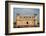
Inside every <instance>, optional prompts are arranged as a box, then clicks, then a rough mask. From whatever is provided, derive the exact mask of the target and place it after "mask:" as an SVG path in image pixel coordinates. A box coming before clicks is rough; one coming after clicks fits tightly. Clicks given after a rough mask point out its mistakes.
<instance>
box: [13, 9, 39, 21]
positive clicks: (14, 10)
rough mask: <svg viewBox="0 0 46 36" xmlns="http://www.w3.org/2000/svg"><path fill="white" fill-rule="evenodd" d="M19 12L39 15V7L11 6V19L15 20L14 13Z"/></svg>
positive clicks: (25, 14) (26, 14)
mask: <svg viewBox="0 0 46 36" xmlns="http://www.w3.org/2000/svg"><path fill="white" fill-rule="evenodd" d="M17 13H19V14H20V15H22V16H31V15H33V14H37V15H39V9H36V8H13V18H14V19H13V20H14V21H15V18H16V14H17Z"/></svg>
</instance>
